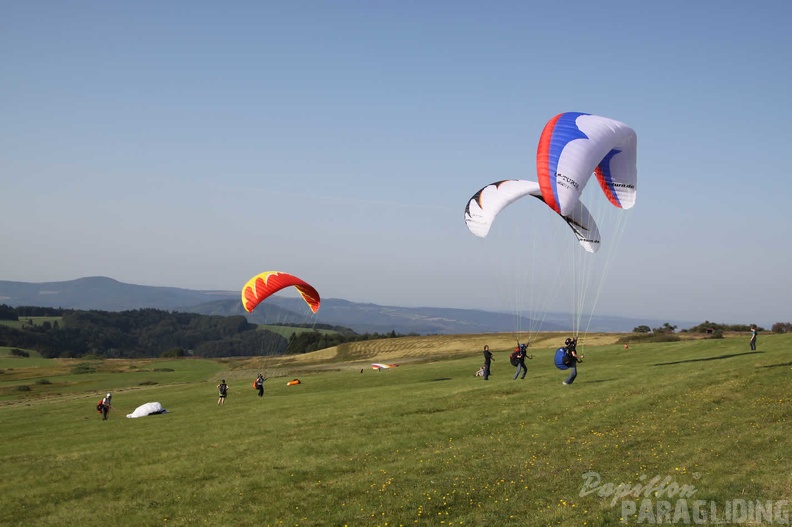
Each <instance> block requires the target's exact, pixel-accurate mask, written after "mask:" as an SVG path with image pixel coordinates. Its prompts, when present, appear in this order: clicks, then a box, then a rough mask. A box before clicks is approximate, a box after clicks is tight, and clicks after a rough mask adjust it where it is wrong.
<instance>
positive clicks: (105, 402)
mask: <svg viewBox="0 0 792 527" xmlns="http://www.w3.org/2000/svg"><path fill="white" fill-rule="evenodd" d="M112 398H113V396H112V395H111V394H110V393H108V394H107V395H105V396H104V397H103V398H102V400H101V401H100V402H99V411H100V412H101V413H102V421H107V414H108V413H109V412H110V408H112V405H111V404H110V400H111V399H112Z"/></svg>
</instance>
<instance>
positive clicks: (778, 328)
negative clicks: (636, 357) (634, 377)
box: [633, 320, 792, 334]
mask: <svg viewBox="0 0 792 527" xmlns="http://www.w3.org/2000/svg"><path fill="white" fill-rule="evenodd" d="M752 327H755V328H756V330H757V331H767V330H766V329H764V328H763V327H761V326H757V325H756V324H718V323H717V322H710V321H708V320H705V321H704V322H702V323H701V324H699V325H697V326H693V327H692V328H688V329H681V330H680V331H681V332H682V333H720V334H723V333H724V332H726V331H730V332H735V333H737V332H749V331H751V328H752ZM676 329H677V326H672V325H671V324H670V323H668V322H666V323H665V324H663V325H662V326H660V327H657V328H650V327H649V326H637V327H635V328H633V333H655V334H663V333H674V332H675V331H676ZM770 331H772V332H773V333H789V332H790V331H792V323H790V322H776V323H775V324H773V326H772V328H770Z"/></svg>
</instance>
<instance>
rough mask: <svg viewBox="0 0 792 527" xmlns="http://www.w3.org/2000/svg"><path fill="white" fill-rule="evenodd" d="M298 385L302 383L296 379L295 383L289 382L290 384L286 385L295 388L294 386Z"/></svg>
mask: <svg viewBox="0 0 792 527" xmlns="http://www.w3.org/2000/svg"><path fill="white" fill-rule="evenodd" d="M297 384H302V383H301V382H300V379H294V380H293V381H289V382H287V383H286V386H294V385H297Z"/></svg>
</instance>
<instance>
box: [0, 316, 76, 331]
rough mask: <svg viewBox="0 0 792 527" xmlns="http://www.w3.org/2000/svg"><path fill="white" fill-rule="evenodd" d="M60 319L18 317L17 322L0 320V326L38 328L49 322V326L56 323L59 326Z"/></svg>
mask: <svg viewBox="0 0 792 527" xmlns="http://www.w3.org/2000/svg"><path fill="white" fill-rule="evenodd" d="M62 318H63V317H20V318H19V320H0V325H3V326H9V327H12V328H17V329H21V328H22V327H24V326H29V325H33V326H40V325H42V324H43V323H44V322H49V323H50V324H52V323H54V322H57V323H58V324H60V323H61V321H62Z"/></svg>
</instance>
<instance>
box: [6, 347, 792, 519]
mask: <svg viewBox="0 0 792 527" xmlns="http://www.w3.org/2000/svg"><path fill="white" fill-rule="evenodd" d="M511 338H512V337H511V336H510V335H505V336H501V335H471V336H437V337H421V338H413V337H408V338H403V339H385V340H379V341H370V342H357V343H352V344H347V345H344V346H340V347H339V348H338V349H336V350H324V351H320V352H316V353H312V354H305V355H301V356H299V357H288V358H261V357H255V358H233V359H221V360H216V361H209V360H196V359H178V360H165V359H152V360H141V361H128V360H105V361H80V360H77V359H50V360H45V359H37V358H30V359H16V358H5V357H0V370H2V372H3V373H2V374H0V424H1V426H0V463H2V466H3V478H2V481H1V482H0V493H2V496H3V502H4V506H3V507H2V508H0V525H3V526H6V525H8V526H32V527H37V526H45V525H46V526H52V525H80V526H86V527H91V526H106V525H114V526H119V527H125V526H141V525H145V526H148V525H177V526H193V525H234V526H257V527H258V526H262V527H263V526H343V525H349V526H383V527H384V526H389V527H390V526H398V525H404V526H407V525H409V526H416V525H417V526H424V525H425V526H430V525H431V526H434V525H438V526H446V525H457V526H459V525H462V526H514V527H517V526H520V527H522V526H548V525H549V526H572V525H574V526H577V525H580V526H611V525H646V524H651V523H650V522H648V521H647V514H648V512H647V509H644V510H643V511H642V512H641V510H640V509H638V508H637V507H639V506H641V504H642V503H643V502H644V501H645V502H646V503H648V506H649V507H651V509H649V511H650V512H651V514H652V515H657V516H658V517H659V518H660V519H661V520H662V519H664V518H666V516H665V515H666V514H669V515H668V516H667V518H668V519H669V521H666V522H660V523H665V524H670V523H672V522H671V521H670V519H673V518H672V516H671V515H673V514H674V512H673V511H674V508H673V507H678V506H679V502H678V500H679V489H680V488H685V489H687V491H690V490H691V489H692V490H693V494H692V495H691V496H692V497H690V498H689V499H688V501H687V502H686V503H689V507H690V508H691V511H690V512H689V514H691V515H692V514H693V512H692V507H693V502H694V500H700V501H702V502H703V503H705V504H706V506H707V509H706V512H705V514H706V515H708V516H706V517H705V518H704V520H705V521H694V520H695V519H696V518H697V517H695V516H694V517H693V518H692V519H690V521H689V522H688V523H696V524H714V523H721V524H724V523H726V522H724V521H718V520H722V519H723V517H722V516H721V517H719V516H718V511H720V514H721V515H722V514H724V511H725V507H731V506H732V505H730V504H732V503H737V502H738V501H739V500H742V501H741V502H740V503H750V504H751V512H750V514H751V515H752V516H751V520H752V521H750V522H749V521H745V522H740V523H742V524H746V525H761V524H770V523H769V522H766V521H753V520H755V519H756V516H757V514H760V517H759V519H760V520H764V519H766V516H761V514H763V512H762V511H763V510H764V509H763V508H766V507H767V506H768V504H769V506H770V507H771V516H770V518H771V519H772V517H773V516H772V514H773V510H772V508H773V507H776V508H777V509H778V507H782V505H781V501H782V500H789V499H790V498H792V475H790V471H789V470H788V468H789V467H790V466H792V454H790V452H789V439H788V437H789V436H788V434H789V432H788V426H789V423H790V422H791V420H792V405H791V404H790V403H792V399H791V398H790V395H789V382H790V377H791V376H792V335H760V339H759V349H758V351H756V352H751V351H750V350H749V349H748V340H747V338H744V336H735V337H734V338H726V339H704V340H682V341H680V342H672V343H664V344H635V345H631V346H630V348H629V349H624V347H623V346H622V345H620V344H616V343H615V340H616V339H617V338H618V335H592V336H589V338H588V339H587V343H586V344H585V353H586V356H587V358H586V360H585V362H584V363H583V364H582V365H581V366H580V372H579V376H578V379H577V380H576V381H575V383H574V384H573V385H571V386H562V384H561V381H562V380H563V379H564V378H565V376H566V372H562V371H559V370H557V369H556V368H555V367H554V366H553V365H552V358H551V357H552V353H553V350H554V349H555V347H557V346H558V345H559V344H560V341H562V340H563V335H562V334H549V335H545V336H543V337H541V338H539V339H537V341H536V342H535V343H534V345H533V346H532V353H533V355H534V359H533V360H531V361H528V363H527V364H528V368H529V375H528V377H527V378H526V380H517V381H513V380H512V374H513V371H514V368H512V367H511V366H510V365H509V364H508V351H509V350H510V349H511V348H512V347H513V345H514V343H513V342H511ZM485 343H487V344H489V345H490V347H491V348H492V349H493V350H494V351H495V362H494V363H493V377H492V378H491V379H490V380H489V381H486V382H485V381H483V380H482V379H480V378H477V377H474V376H473V372H474V371H475V370H476V369H477V368H478V366H479V365H480V363H481V348H482V347H483V345H484V344H485ZM374 361H376V362H388V363H397V364H399V366H398V367H396V368H393V369H391V370H385V371H380V372H377V371H375V370H372V369H371V368H370V367H369V363H370V362H374ZM86 368H88V369H92V371H90V372H86V373H75V371H77V370H76V369H79V370H82V371H84V370H85V369H86ZM257 371H264V372H265V373H266V374H267V375H268V376H269V380H268V381H267V382H266V383H265V396H264V398H262V399H260V398H258V397H257V396H256V394H255V391H254V390H253V388H252V386H251V383H252V380H253V375H254V374H255V373H256V372H257ZM295 377H297V378H299V379H300V380H301V381H302V384H300V385H298V386H292V387H288V386H286V381H287V380H291V379H292V378H295ZM221 378H224V379H226V380H227V381H228V383H229V385H230V393H229V397H228V400H227V402H226V404H225V405H224V406H217V404H216V403H217V394H216V391H215V385H216V384H217V383H218V382H219V380H220V379H221ZM41 379H46V380H48V381H49V384H40V383H39V382H38V381H40V380H41ZM153 383H156V384H153ZM21 385H25V386H28V387H30V391H19V390H17V387H18V386H21ZM106 391H112V392H113V394H114V398H113V399H114V409H113V410H112V411H111V415H110V420H109V421H107V422H102V421H101V420H100V419H99V417H98V414H97V413H96V411H95V408H94V405H95V403H96V400H98V399H99V398H100V397H101V396H102V395H103V394H104V393H105V392H106ZM150 401H158V402H161V403H162V405H163V406H164V407H165V408H167V409H168V410H170V413H169V414H167V415H158V416H150V417H144V418H141V419H135V420H133V419H124V417H123V416H124V415H125V414H126V413H129V412H131V411H132V410H134V408H135V407H137V406H138V405H140V404H143V403H145V402H150ZM592 474H596V477H598V478H599V480H598V481H599V485H594V484H593V483H592V482H593V481H595V479H593V478H594V476H593V475H592ZM654 478H657V479H656V480H655V481H660V480H664V481H666V485H667V486H668V483H669V482H670V483H671V484H673V485H674V486H675V487H671V488H676V491H675V492H674V495H671V496H669V491H668V490H667V489H666V490H664V491H662V492H661V493H660V496H658V495H657V492H655V493H651V492H647V494H646V496H644V495H640V496H638V497H636V496H633V495H628V496H626V497H621V498H616V497H614V496H613V493H614V489H615V488H616V486H617V485H619V484H623V485H624V486H623V487H621V490H622V491H625V489H627V490H629V489H634V488H635V487H636V486H640V485H646V484H647V482H648V481H652V480H653V479H654ZM608 485H610V487H609V486H608ZM665 502H669V503H671V507H672V509H671V511H672V512H671V513H669V512H668V511H667V510H665V509H663V507H665V505H663V503H665ZM625 503H626V505H625ZM756 503H759V504H760V508H759V512H758V513H757V509H756V507H755V504H756ZM630 504H632V505H634V506H635V507H636V508H635V509H634V510H633V509H630ZM624 507H627V508H626V509H625V508H624ZM658 507H660V509H659V512H658ZM712 507H715V509H713V508H712ZM787 507H788V505H787ZM713 510H715V512H714V513H713V512H712V511H713ZM778 510H779V511H780V509H778ZM785 510H786V511H788V509H785ZM631 511H632V512H631ZM663 511H665V512H663ZM729 511H732V509H731V508H730V509H729ZM700 512H701V511H699V513H700ZM730 513H731V512H730ZM745 514H746V515H747V514H748V513H747V509H746V513H745ZM746 517H747V516H746ZM655 519H657V518H655ZM698 519H701V518H700V517H699V518H698ZM654 523H658V522H657V521H655V522H654ZM677 524H680V525H684V524H685V523H684V522H682V521H679V522H677Z"/></svg>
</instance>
